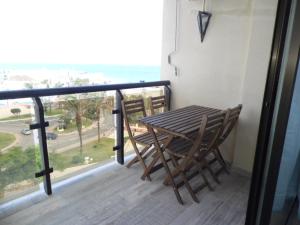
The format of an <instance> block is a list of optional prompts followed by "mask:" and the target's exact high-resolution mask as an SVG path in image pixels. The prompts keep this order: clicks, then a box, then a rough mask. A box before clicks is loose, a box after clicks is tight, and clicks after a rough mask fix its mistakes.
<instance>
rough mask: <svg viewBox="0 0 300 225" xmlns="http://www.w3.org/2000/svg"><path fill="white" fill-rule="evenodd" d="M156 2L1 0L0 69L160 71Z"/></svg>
mask: <svg viewBox="0 0 300 225" xmlns="http://www.w3.org/2000/svg"><path fill="white" fill-rule="evenodd" d="M162 7H163V1H162V0H1V1H0V33H1V35H0V64H5V63H13V64H15V63H49V64H56V63H61V64H125V65H160V59H161V39H162Z"/></svg>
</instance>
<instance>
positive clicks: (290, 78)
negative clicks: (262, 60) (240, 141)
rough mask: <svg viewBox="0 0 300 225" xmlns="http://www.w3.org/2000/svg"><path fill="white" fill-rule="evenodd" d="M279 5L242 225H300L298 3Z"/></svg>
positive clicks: (286, 0) (284, 0)
mask: <svg viewBox="0 0 300 225" xmlns="http://www.w3.org/2000/svg"><path fill="white" fill-rule="evenodd" d="M280 4H281V7H279V14H278V16H277V27H276V30H277V31H275V36H274V41H273V48H272V49H273V50H272V59H271V62H270V68H269V75H268V81H267V86H266V91H265V98H264V110H263V112H262V119H261V125H260V132H259V137H258V144H257V152H256V159H255V165H254V170H253V176H252V184H251V191H250V196H249V205H248V212H247V219H246V224H247V225H269V224H271V225H283V224H286V225H294V224H300V208H299V199H300V65H299V63H300V62H299V47H300V2H299V1H298V0H282V1H281V2H280Z"/></svg>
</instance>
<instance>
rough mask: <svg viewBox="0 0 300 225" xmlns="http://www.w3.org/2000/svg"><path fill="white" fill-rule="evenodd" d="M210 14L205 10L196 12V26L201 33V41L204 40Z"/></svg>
mask: <svg viewBox="0 0 300 225" xmlns="http://www.w3.org/2000/svg"><path fill="white" fill-rule="evenodd" d="M211 16H212V14H211V13H209V12H205V11H199V12H198V26H199V31H200V35H201V42H203V40H204V37H205V34H206V30H207V27H208V25H209V21H210V18H211Z"/></svg>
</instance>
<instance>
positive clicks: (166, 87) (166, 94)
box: [164, 85, 171, 111]
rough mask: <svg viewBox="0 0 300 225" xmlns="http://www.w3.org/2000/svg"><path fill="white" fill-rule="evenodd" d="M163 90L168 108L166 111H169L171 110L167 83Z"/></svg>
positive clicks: (169, 90) (169, 91)
mask: <svg viewBox="0 0 300 225" xmlns="http://www.w3.org/2000/svg"><path fill="white" fill-rule="evenodd" d="M164 92H165V96H166V101H167V109H168V111H170V110H171V88H170V87H169V86H168V85H165V86H164Z"/></svg>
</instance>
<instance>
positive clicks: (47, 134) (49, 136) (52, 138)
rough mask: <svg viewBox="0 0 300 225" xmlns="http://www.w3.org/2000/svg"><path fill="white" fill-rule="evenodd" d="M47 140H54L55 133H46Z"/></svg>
mask: <svg viewBox="0 0 300 225" xmlns="http://www.w3.org/2000/svg"><path fill="white" fill-rule="evenodd" d="M46 137H47V140H55V139H56V138H57V134H55V133H46Z"/></svg>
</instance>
